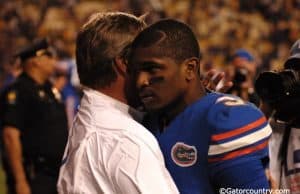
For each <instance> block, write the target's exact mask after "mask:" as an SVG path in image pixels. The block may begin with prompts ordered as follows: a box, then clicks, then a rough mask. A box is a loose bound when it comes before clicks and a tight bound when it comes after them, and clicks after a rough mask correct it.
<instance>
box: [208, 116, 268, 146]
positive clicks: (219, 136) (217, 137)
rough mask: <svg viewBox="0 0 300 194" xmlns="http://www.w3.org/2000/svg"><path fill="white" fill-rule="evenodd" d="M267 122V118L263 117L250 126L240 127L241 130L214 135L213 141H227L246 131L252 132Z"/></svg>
mask: <svg viewBox="0 0 300 194" xmlns="http://www.w3.org/2000/svg"><path fill="white" fill-rule="evenodd" d="M266 121H267V120H266V118H265V117H264V116H263V117H261V118H260V119H258V120H256V121H254V122H252V123H249V124H248V125H245V126H243V127H240V128H237V129H234V130H231V131H228V132H225V133H221V134H217V135H212V137H211V140H212V141H220V140H223V139H227V138H230V137H233V136H236V135H240V134H242V133H244V132H246V131H250V130H251V129H253V128H256V127H258V126H259V125H261V124H263V123H264V122H266Z"/></svg>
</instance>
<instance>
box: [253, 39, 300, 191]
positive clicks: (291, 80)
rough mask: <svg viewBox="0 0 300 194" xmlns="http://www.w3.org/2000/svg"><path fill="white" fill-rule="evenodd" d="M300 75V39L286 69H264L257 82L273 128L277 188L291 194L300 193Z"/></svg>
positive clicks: (272, 170)
mask: <svg viewBox="0 0 300 194" xmlns="http://www.w3.org/2000/svg"><path fill="white" fill-rule="evenodd" d="M288 75H289V76H288ZM299 75H300V39H299V40H297V41H296V42H295V43H294V44H293V46H292V47H291V50H290V57H289V58H288V59H287V60H286V62H285V63H284V70H283V71H279V72H263V73H262V74H260V76H259V77H258V78H257V80H256V83H255V89H256V91H257V93H258V94H259V95H260V97H261V99H262V103H261V107H260V108H261V110H262V111H263V112H264V113H265V115H266V116H267V117H269V121H270V124H271V126H272V131H273V132H272V136H271V138H270V141H269V154H270V176H271V178H272V180H273V181H272V182H273V188H275V189H286V190H288V193H290V194H300V109H299V108H298V107H299V106H300V79H299ZM267 76H268V77H267Z"/></svg>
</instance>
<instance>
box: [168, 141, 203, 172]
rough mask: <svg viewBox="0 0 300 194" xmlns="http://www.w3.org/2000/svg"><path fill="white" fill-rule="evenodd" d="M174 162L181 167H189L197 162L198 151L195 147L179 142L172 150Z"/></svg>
mask: <svg viewBox="0 0 300 194" xmlns="http://www.w3.org/2000/svg"><path fill="white" fill-rule="evenodd" d="M171 157H172V160H173V161H174V162H175V164H177V165H178V166H181V167H189V166H192V165H194V164H195V163H196V161H197V149H196V147H195V146H190V145H187V144H185V143H183V142H177V143H176V144H175V145H173V147H172V150H171Z"/></svg>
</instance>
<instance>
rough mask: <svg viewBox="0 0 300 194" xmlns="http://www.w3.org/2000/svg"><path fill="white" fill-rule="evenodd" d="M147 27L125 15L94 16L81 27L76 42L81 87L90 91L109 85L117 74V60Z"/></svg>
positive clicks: (142, 22)
mask: <svg viewBox="0 0 300 194" xmlns="http://www.w3.org/2000/svg"><path fill="white" fill-rule="evenodd" d="M145 26H146V24H145V22H144V21H143V20H142V19H139V18H137V17H135V16H133V15H130V14H126V13H122V12H107V13H95V14H93V15H92V16H91V17H90V19H89V20H88V21H87V22H86V23H85V24H84V25H83V26H82V28H81V30H80V31H79V33H78V36H77V42H76V62H77V71H78V75H79V79H80V82H81V84H83V85H85V86H88V87H91V88H94V89H96V88H103V87H105V86H108V85H110V84H111V83H112V82H113V81H114V80H115V79H116V78H117V74H116V72H115V69H114V67H113V66H114V59H115V58H116V57H122V55H123V52H125V51H124V49H125V48H127V46H128V45H129V44H130V43H131V42H132V41H133V39H134V38H135V36H136V35H137V33H139V32H140V31H141V30H142V29H143V28H144V27H145Z"/></svg>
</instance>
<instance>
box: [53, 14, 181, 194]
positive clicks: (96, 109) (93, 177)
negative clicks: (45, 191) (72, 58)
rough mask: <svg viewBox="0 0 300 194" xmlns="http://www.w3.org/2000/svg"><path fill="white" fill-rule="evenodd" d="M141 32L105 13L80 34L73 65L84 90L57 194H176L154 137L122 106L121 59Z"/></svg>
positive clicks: (122, 17) (133, 20)
mask: <svg viewBox="0 0 300 194" xmlns="http://www.w3.org/2000/svg"><path fill="white" fill-rule="evenodd" d="M144 27H145V23H144V22H143V21H142V20H141V19H140V18H137V17H135V16H132V15H129V14H125V13H121V12H110V13H95V14H93V15H92V16H91V18H90V19H89V20H88V22H86V23H85V24H84V25H83V27H82V28H81V30H80V32H79V34H78V37H77V43H76V44H77V48H76V61H77V68H78V69H77V70H78V74H79V79H80V82H81V84H82V85H84V86H85V89H84V95H83V98H82V100H81V104H80V108H79V111H78V114H77V116H76V118H75V120H74V122H73V126H72V128H71V130H70V132H69V138H68V143H67V146H66V148H65V154H64V158H63V161H62V166H61V169H60V174H59V180H58V183H57V188H58V192H59V193H60V194H69V193H70V194H71V193H72V194H75V193H91V194H94V193H105V194H110V193H116V194H122V193H125V194H126V193H128V194H135V193H143V194H147V193H149V194H150V193H151V194H152V193H164V194H168V193H170V194H176V193H178V190H177V188H176V186H175V184H174V182H173V180H172V178H171V176H170V174H169V172H168V171H167V169H166V168H165V164H164V159H163V156H162V153H161V151H160V148H159V145H158V143H157V141H156V139H155V137H154V136H153V135H152V134H151V133H150V132H149V131H148V130H147V129H146V128H144V127H143V126H142V125H141V124H139V123H138V122H137V121H136V120H138V118H139V117H140V118H142V115H140V113H139V112H137V111H136V110H134V109H133V108H131V107H130V106H128V105H127V104H128V100H129V99H128V98H127V96H129V95H126V94H130V90H129V89H128V88H127V87H126V86H127V84H126V83H127V81H128V79H127V74H126V69H127V68H126V65H127V64H126V60H125V57H124V56H125V54H126V48H127V46H128V45H129V44H130V43H131V42H132V40H133V39H134V38H135V36H136V35H137V33H139V32H140V31H141V30H142V29H143V28H144ZM128 85H129V84H128ZM126 91H129V92H126Z"/></svg>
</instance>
